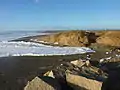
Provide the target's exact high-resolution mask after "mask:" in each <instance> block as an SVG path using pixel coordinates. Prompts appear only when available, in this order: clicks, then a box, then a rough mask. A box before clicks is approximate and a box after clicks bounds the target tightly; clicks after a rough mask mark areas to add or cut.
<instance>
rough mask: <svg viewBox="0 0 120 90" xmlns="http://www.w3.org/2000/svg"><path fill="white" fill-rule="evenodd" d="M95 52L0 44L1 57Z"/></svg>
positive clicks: (82, 49) (22, 44)
mask: <svg viewBox="0 0 120 90" xmlns="http://www.w3.org/2000/svg"><path fill="white" fill-rule="evenodd" d="M87 52H94V51H93V50H91V49H90V48H86V47H58V46H48V45H43V44H39V43H33V42H23V41H21V42H7V41H6V42H0V57H6V56H51V55H71V54H83V53H87Z"/></svg>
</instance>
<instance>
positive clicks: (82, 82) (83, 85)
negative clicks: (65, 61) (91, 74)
mask: <svg viewBox="0 0 120 90" xmlns="http://www.w3.org/2000/svg"><path fill="white" fill-rule="evenodd" d="M66 80H67V82H68V83H69V84H70V85H71V87H73V89H74V90H101V87H102V82H99V81H96V80H92V79H87V78H85V77H82V76H78V75H73V74H69V73H67V74H66Z"/></svg>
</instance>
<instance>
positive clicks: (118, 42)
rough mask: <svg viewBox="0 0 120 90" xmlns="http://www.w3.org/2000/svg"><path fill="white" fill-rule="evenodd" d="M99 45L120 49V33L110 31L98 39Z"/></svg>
mask: <svg viewBox="0 0 120 90" xmlns="http://www.w3.org/2000/svg"><path fill="white" fill-rule="evenodd" d="M96 42H97V43H98V44H103V45H109V46H117V47H120V31H108V32H106V33H105V34H103V35H101V36H100V37H99V38H97V40H96Z"/></svg>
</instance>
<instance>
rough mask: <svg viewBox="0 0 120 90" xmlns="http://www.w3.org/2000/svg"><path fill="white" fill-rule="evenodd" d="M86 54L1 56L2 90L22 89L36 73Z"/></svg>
mask: <svg viewBox="0 0 120 90" xmlns="http://www.w3.org/2000/svg"><path fill="white" fill-rule="evenodd" d="M81 56H82V57H83V56H85V57H86V54H85V55H68V56H40V57H34V56H23V57H3V58H0V90H21V88H22V87H23V86H24V85H25V83H27V81H28V80H31V79H32V78H34V77H35V76H36V75H41V74H43V73H45V72H46V71H47V70H51V69H52V68H54V67H55V66H58V65H59V64H61V63H62V62H64V61H71V60H75V59H78V58H79V57H81Z"/></svg>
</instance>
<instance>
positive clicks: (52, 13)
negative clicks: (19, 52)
mask: <svg viewBox="0 0 120 90" xmlns="http://www.w3.org/2000/svg"><path fill="white" fill-rule="evenodd" d="M104 28H109V29H113V28H114V29H120V0H0V29H1V30H21V29H22V30H42V29H104Z"/></svg>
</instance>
